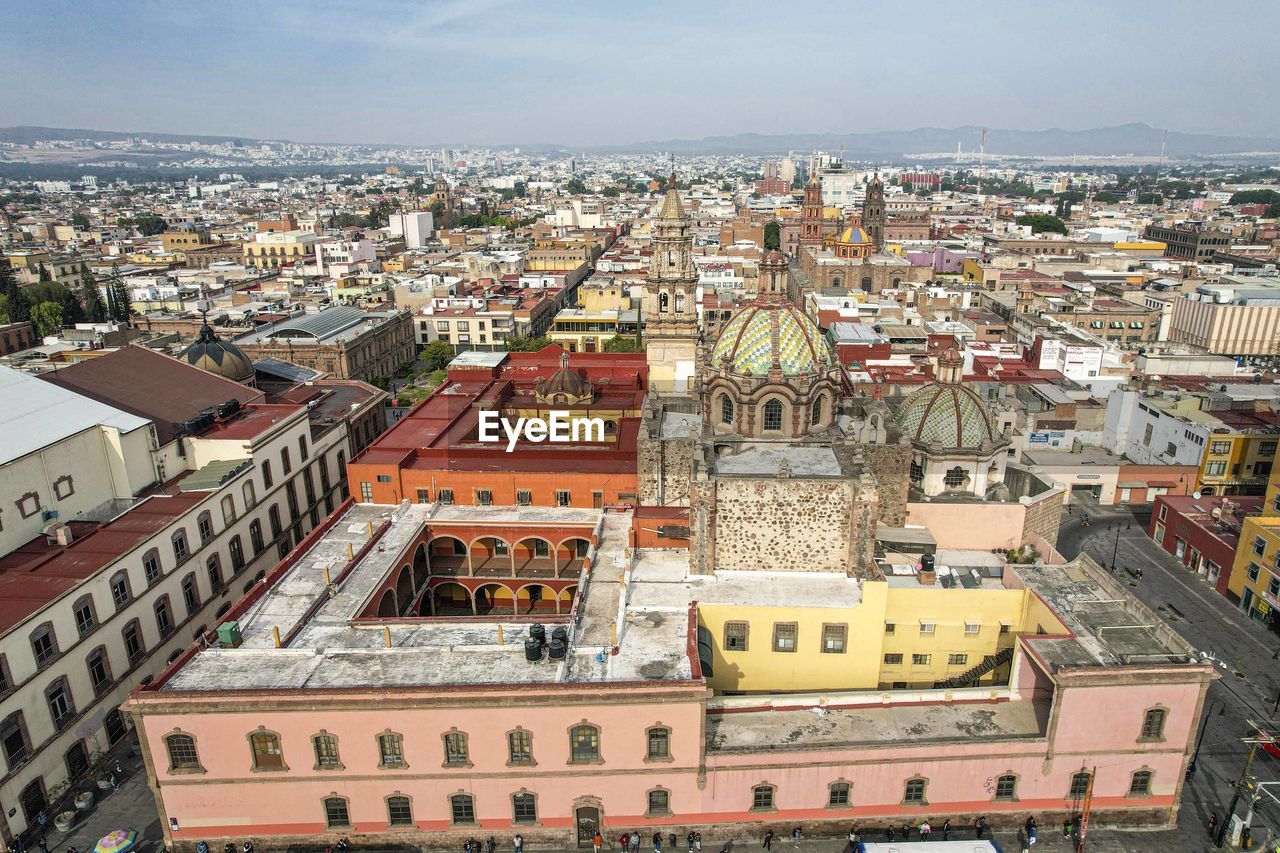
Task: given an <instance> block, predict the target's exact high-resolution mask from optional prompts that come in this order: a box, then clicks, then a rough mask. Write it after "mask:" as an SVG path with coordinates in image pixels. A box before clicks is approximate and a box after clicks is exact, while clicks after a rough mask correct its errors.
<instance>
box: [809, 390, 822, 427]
mask: <svg viewBox="0 0 1280 853" xmlns="http://www.w3.org/2000/svg"><path fill="white" fill-rule="evenodd" d="M820 423H822V398H821V397H819V398H818V399H816V400H814V401H813V405H812V406H810V407H809V425H810V426H817V425H818V424H820Z"/></svg>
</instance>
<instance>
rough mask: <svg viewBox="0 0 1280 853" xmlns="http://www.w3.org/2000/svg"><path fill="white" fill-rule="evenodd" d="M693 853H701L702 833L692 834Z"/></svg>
mask: <svg viewBox="0 0 1280 853" xmlns="http://www.w3.org/2000/svg"><path fill="white" fill-rule="evenodd" d="M693 853H702V833H701V832H695V833H694V834H693Z"/></svg>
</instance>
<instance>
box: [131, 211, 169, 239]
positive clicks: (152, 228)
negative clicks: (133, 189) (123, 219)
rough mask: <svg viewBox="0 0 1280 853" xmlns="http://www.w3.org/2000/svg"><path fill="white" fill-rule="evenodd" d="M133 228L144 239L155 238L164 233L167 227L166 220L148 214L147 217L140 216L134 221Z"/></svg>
mask: <svg viewBox="0 0 1280 853" xmlns="http://www.w3.org/2000/svg"><path fill="white" fill-rule="evenodd" d="M133 227H134V228H135V229H136V230H137V232H138V233H139V234H141V235H142V236H143V237H154V236H156V235H157V234H160V233H162V232H163V231H164V230H165V227H166V226H165V224H164V220H163V219H161V218H160V217H159V216H153V215H151V214H147V215H146V216H139V217H138V218H137V219H135V220H133Z"/></svg>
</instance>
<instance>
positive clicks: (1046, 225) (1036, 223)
mask: <svg viewBox="0 0 1280 853" xmlns="http://www.w3.org/2000/svg"><path fill="white" fill-rule="evenodd" d="M1017 222H1018V224H1019V225H1030V226H1031V233H1032V234H1043V233H1044V232H1046V231H1048V232H1053V233H1056V234H1066V233H1067V225H1066V223H1065V222H1063V221H1062V220H1061V219H1059V218H1058V217H1056V216H1050V215H1049V214H1047V213H1024V214H1023V215H1022V216H1019V217H1018V219H1017Z"/></svg>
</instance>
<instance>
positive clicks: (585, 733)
mask: <svg viewBox="0 0 1280 853" xmlns="http://www.w3.org/2000/svg"><path fill="white" fill-rule="evenodd" d="M569 760H570V761H573V762H589V761H599V760H600V729H598V728H596V727H595V726H592V725H581V726H574V727H573V728H572V729H570V730H569Z"/></svg>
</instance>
